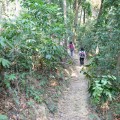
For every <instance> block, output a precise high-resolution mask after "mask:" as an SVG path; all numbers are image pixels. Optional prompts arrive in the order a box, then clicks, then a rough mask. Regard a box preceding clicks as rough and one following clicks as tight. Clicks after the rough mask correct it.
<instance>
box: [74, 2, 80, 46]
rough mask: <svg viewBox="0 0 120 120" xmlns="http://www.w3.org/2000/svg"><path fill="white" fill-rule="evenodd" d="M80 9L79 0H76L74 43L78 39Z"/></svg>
mask: <svg viewBox="0 0 120 120" xmlns="http://www.w3.org/2000/svg"><path fill="white" fill-rule="evenodd" d="M78 11H79V3H78V0H75V19H74V27H73V33H74V36H73V42H74V44H76V39H77V33H76V32H77V30H76V28H77V25H78Z"/></svg>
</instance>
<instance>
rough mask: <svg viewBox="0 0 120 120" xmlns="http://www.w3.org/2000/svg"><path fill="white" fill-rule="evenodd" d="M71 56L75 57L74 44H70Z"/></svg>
mask: <svg viewBox="0 0 120 120" xmlns="http://www.w3.org/2000/svg"><path fill="white" fill-rule="evenodd" d="M69 49H70V55H71V56H73V53H74V44H73V43H72V42H70V43H69Z"/></svg>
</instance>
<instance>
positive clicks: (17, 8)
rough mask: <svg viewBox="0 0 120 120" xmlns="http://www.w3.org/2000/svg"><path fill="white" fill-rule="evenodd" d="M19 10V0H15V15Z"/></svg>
mask: <svg viewBox="0 0 120 120" xmlns="http://www.w3.org/2000/svg"><path fill="white" fill-rule="evenodd" d="M19 12H20V3H19V0H15V15H16V16H18V15H19Z"/></svg>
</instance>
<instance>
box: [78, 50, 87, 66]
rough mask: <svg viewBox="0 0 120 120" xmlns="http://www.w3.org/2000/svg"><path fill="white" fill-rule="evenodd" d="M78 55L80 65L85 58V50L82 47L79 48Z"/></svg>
mask: <svg viewBox="0 0 120 120" xmlns="http://www.w3.org/2000/svg"><path fill="white" fill-rule="evenodd" d="M79 57H80V65H84V59H85V58H86V52H85V51H84V48H81V49H80V51H79Z"/></svg>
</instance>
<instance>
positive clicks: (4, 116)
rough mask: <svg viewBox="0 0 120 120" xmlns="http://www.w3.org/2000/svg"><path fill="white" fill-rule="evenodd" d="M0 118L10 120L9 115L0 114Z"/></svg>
mask: <svg viewBox="0 0 120 120" xmlns="http://www.w3.org/2000/svg"><path fill="white" fill-rule="evenodd" d="M0 120H8V117H7V116H6V115H0Z"/></svg>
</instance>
